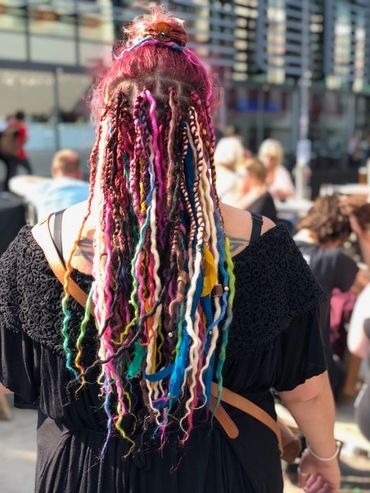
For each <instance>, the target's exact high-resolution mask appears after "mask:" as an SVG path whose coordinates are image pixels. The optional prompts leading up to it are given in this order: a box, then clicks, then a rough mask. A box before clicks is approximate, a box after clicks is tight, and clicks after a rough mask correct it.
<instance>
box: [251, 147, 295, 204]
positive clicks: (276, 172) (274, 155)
mask: <svg viewBox="0 0 370 493" xmlns="http://www.w3.org/2000/svg"><path fill="white" fill-rule="evenodd" d="M258 158H259V160H260V161H261V162H262V163H263V164H264V166H265V167H266V170H267V177H266V183H267V185H268V188H269V192H270V193H271V195H272V196H273V197H274V198H275V199H279V200H286V199H287V198H289V197H292V196H293V195H294V194H295V188H294V185H293V182H292V178H291V176H290V174H289V171H288V170H287V169H286V168H285V167H284V165H283V162H284V149H283V146H282V145H281V143H280V142H279V141H278V140H275V139H267V140H265V141H263V142H262V144H261V146H260V148H259V151H258Z"/></svg>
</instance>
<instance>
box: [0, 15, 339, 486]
mask: <svg viewBox="0 0 370 493" xmlns="http://www.w3.org/2000/svg"><path fill="white" fill-rule="evenodd" d="M186 44H187V34H186V31H185V29H184V26H183V22H182V21H181V20H179V19H177V18H175V17H174V16H172V15H170V14H168V13H166V12H165V11H164V10H163V9H161V8H158V7H157V8H154V9H153V12H152V14H151V15H147V16H144V17H141V18H138V19H136V20H135V21H134V23H133V24H132V25H131V26H130V27H129V28H128V29H127V31H126V41H125V43H124V44H123V45H121V46H118V47H117V48H116V50H115V51H114V57H113V63H112V66H111V67H110V68H109V70H108V72H107V73H106V74H105V75H104V76H103V78H102V79H101V81H100V82H99V83H98V84H97V87H96V89H95V93H94V99H93V108H94V111H95V114H96V119H97V132H96V142H95V145H94V147H93V150H92V153H91V159H90V165H91V173H90V195H89V199H88V201H87V203H84V204H83V205H77V206H73V207H71V208H68V209H66V210H65V211H60V212H58V213H54V214H52V215H51V216H50V217H49V218H48V220H46V221H45V222H44V223H41V224H38V225H36V226H35V227H34V228H33V229H31V228H29V227H25V228H23V230H22V231H21V232H20V234H19V235H18V237H17V238H16V240H15V241H14V242H13V244H12V245H11V246H10V247H9V249H8V251H7V252H6V253H5V254H4V256H3V257H2V258H1V261H0V270H1V273H2V275H1V278H0V358H1V364H0V381H1V382H2V383H3V384H4V386H5V387H8V388H9V389H10V390H12V391H14V392H16V393H18V394H20V395H21V396H22V397H23V398H24V399H26V400H30V401H33V402H36V403H37V406H38V409H39V420H38V429H37V433H38V460H37V472H36V491H37V492H38V493H45V492H48V493H77V492H81V493H103V492H111V493H113V492H115V493H149V492H151V493H184V492H188V491H192V492H193V493H263V492H269V493H282V491H283V479H282V470H281V458H280V452H279V443H280V442H281V439H280V434H279V432H278V431H277V422H276V412H275V408H274V399H273V395H272V393H271V391H270V390H271V387H274V388H275V389H276V390H277V391H279V392H280V395H281V398H282V399H283V401H284V402H285V403H286V405H287V406H288V408H289V410H290V411H291V412H292V414H293V415H294V417H295V419H296V420H297V422H298V423H299V425H300V427H301V429H302V431H303V432H304V434H305V435H306V437H307V439H308V441H309V447H308V448H307V450H306V451H305V452H304V453H303V457H302V459H301V466H300V471H301V476H300V477H301V481H302V485H305V487H306V491H307V492H309V493H318V492H321V491H326V492H327V493H338V491H339V483H340V477H339V467H338V461H337V457H338V453H339V447H338V444H337V443H336V441H335V440H334V432H333V429H334V411H335V410H334V402H333V398H332V395H331V391H330V385H329V381H328V374H327V371H326V363H325V358H324V354H323V348H322V344H321V340H320V329H319V311H320V304H321V301H322V296H323V295H322V291H321V289H320V288H319V286H318V285H317V283H316V282H315V280H314V278H313V276H312V274H311V272H310V270H309V267H308V266H307V264H306V263H305V261H304V260H303V258H302V256H301V254H300V253H299V251H298V249H297V247H296V245H295V244H294V242H293V240H292V239H291V238H290V236H289V234H288V232H287V231H286V230H285V228H283V227H280V226H275V224H274V223H272V221H270V220H269V219H267V218H264V217H261V216H252V215H251V214H250V213H248V212H247V211H243V210H240V209H235V208H233V207H230V206H226V205H224V204H222V203H221V202H220V200H219V198H218V194H217V187H216V172H215V164H214V150H215V136H214V128H213V124H212V108H213V107H214V103H215V102H216V101H215V96H214V94H215V93H214V84H213V82H212V80H211V77H210V75H209V73H208V72H207V70H206V68H205V67H204V65H203V63H202V61H201V60H200V59H199V58H198V56H197V55H196V54H195V53H194V52H193V51H192V50H191V49H189V48H188V47H187V46H186ZM247 399H248V400H247ZM249 401H251V402H249ZM248 402H249V411H247V410H246V409H247V407H246V403H248ZM250 406H251V407H252V409H254V410H255V408H256V407H257V409H258V410H259V416H260V417H261V414H262V416H264V418H265V421H264V422H262V421H261V419H258V418H256V417H255V416H256V414H255V412H254V414H251V411H250ZM266 423H269V424H268V425H267V424H266ZM274 430H275V431H274ZM280 448H282V446H281V447H280Z"/></svg>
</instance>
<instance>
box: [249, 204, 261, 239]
mask: <svg viewBox="0 0 370 493" xmlns="http://www.w3.org/2000/svg"><path fill="white" fill-rule="evenodd" d="M251 215H252V232H251V239H250V243H254V242H255V241H256V240H257V239H258V238H259V237H260V236H261V231H262V225H263V217H262V216H260V215H259V214H255V213H254V212H251Z"/></svg>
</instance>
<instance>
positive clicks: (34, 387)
mask: <svg viewBox="0 0 370 493" xmlns="http://www.w3.org/2000/svg"><path fill="white" fill-rule="evenodd" d="M22 238H23V235H21V236H19V235H18V236H17V238H16V239H15V240H14V241H13V243H12V244H11V245H10V246H9V248H8V250H7V251H6V252H5V253H4V254H3V255H2V257H1V258H0V272H1V276H0V358H1V359H0V381H1V383H3V385H5V387H7V388H9V389H10V390H12V391H13V392H15V393H16V394H18V395H20V396H21V397H22V398H23V399H24V400H25V401H27V402H31V403H34V402H35V401H36V400H37V398H38V393H39V366H38V357H37V350H36V348H35V343H34V341H33V340H32V339H31V338H30V337H28V336H27V335H26V334H25V333H24V332H23V330H22V323H21V320H20V311H21V309H20V308H21V299H22V293H21V291H20V289H19V287H18V267H19V265H18V261H19V258H20V257H21V252H22V250H23V245H22Z"/></svg>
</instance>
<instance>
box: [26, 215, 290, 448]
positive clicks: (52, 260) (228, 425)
mask: <svg viewBox="0 0 370 493" xmlns="http://www.w3.org/2000/svg"><path fill="white" fill-rule="evenodd" d="M49 218H50V216H49V217H48V219H46V220H45V221H44V222H42V223H40V224H37V225H36V226H34V227H33V229H32V234H33V236H34V238H35V240H36V241H37V243H38V244H39V245H40V247H41V248H42V250H43V252H44V254H45V257H46V259H47V261H48V263H49V266H50V268H51V270H52V271H53V273H54V275H55V277H56V278H57V279H58V280H59V281H60V283H61V284H64V276H65V273H66V269H65V266H64V264H63V262H62V261H61V259H60V255H59V253H58V251H57V248H56V245H55V243H54V241H53V238H52V236H51V234H50V228H49ZM69 294H70V295H71V296H72V298H74V299H75V300H76V301H77V302H78V303H79V304H80V305H81V306H82V307H85V306H86V302H87V294H86V293H85V291H83V290H82V289H81V288H80V287H79V286H78V284H77V283H75V282H74V281H73V279H70V281H69ZM91 314H92V315H94V306H93V305H92V306H91ZM212 397H213V399H212V405H213V406H214V405H215V402H216V398H217V385H216V384H215V383H212ZM221 400H222V402H226V403H227V404H230V405H231V406H233V407H236V408H237V409H240V410H241V411H243V412H245V413H247V414H249V415H250V416H253V417H254V418H255V419H257V420H258V421H260V422H261V423H263V424H264V425H265V426H267V427H268V428H269V429H270V430H271V431H273V432H274V433H275V434H276V436H277V439H278V441H279V447H280V450H282V443H281V435H280V431H279V427H278V425H277V423H276V421H275V420H274V419H273V418H272V417H271V416H270V415H269V414H268V413H266V411H264V410H263V409H261V408H260V407H259V406H257V405H256V404H254V403H253V402H252V401H249V400H248V399H246V398H245V397H242V396H241V395H239V394H236V393H235V392H232V391H231V390H228V389H226V388H225V387H223V389H222V394H221ZM215 418H216V419H217V420H218V421H219V422H220V424H221V426H222V427H223V428H224V430H225V432H226V433H227V435H228V436H229V437H230V438H237V437H238V435H239V430H238V428H237V426H236V425H235V423H234V422H233V420H232V419H231V417H230V416H229V415H228V413H227V412H226V411H225V409H224V408H223V407H222V406H221V405H219V406H217V408H216V411H215Z"/></svg>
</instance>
